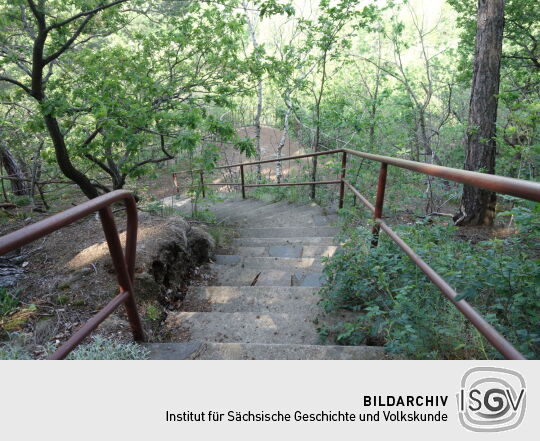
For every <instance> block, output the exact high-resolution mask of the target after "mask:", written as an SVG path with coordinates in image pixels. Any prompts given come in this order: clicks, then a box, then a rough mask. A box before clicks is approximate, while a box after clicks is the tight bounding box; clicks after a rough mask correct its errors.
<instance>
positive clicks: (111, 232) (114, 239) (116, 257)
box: [99, 201, 145, 341]
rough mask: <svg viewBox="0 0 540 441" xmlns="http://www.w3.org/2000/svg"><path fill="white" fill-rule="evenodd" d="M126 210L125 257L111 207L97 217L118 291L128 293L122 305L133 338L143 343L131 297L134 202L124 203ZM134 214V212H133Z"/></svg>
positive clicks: (134, 226) (142, 331)
mask: <svg viewBox="0 0 540 441" xmlns="http://www.w3.org/2000/svg"><path fill="white" fill-rule="evenodd" d="M126 204H127V205H126V208H127V211H128V225H127V227H128V231H127V233H126V254H127V259H126V256H125V255H124V252H123V251H122V244H121V243H120V238H119V237H118V230H117V228H116V224H115V222H114V217H113V214H112V210H111V207H110V206H108V207H106V208H102V209H101V210H99V217H100V219H101V224H102V226H103V232H104V233H105V239H106V240H107V244H108V246H109V253H110V255H111V260H112V263H113V267H114V269H115V271H116V276H117V278H118V285H119V287H120V291H121V292H124V291H129V297H128V298H127V299H126V301H125V303H124V305H125V307H126V313H127V316H128V320H129V323H130V325H131V330H132V332H133V338H134V339H135V340H136V341H144V340H145V337H144V330H143V327H142V323H141V319H140V317H139V313H138V312H137V305H136V303H135V297H134V295H133V275H134V272H135V268H134V265H135V249H136V237H137V217H136V215H135V216H133V211H134V209H133V206H135V205H134V201H132V205H133V206H132V207H130V205H129V204H130V203H129V202H128V201H126ZM135 210H136V209H135ZM135 213H136V211H135Z"/></svg>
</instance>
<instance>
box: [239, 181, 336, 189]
mask: <svg viewBox="0 0 540 441" xmlns="http://www.w3.org/2000/svg"><path fill="white" fill-rule="evenodd" d="M339 183H341V180H336V181H314V182H285V183H281V184H246V185H244V187H251V188H253V187H287V186H293V185H326V184H339Z"/></svg>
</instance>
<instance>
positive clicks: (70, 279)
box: [56, 267, 94, 290]
mask: <svg viewBox="0 0 540 441" xmlns="http://www.w3.org/2000/svg"><path fill="white" fill-rule="evenodd" d="M93 272H94V270H93V269H92V268H91V267H84V268H80V269H78V270H76V271H73V272H72V273H70V274H69V275H68V276H67V277H66V278H65V279H63V280H60V281H59V282H58V283H57V284H56V287H57V288H58V289H61V290H65V289H68V288H69V287H70V286H71V285H72V284H73V283H75V282H76V281H78V280H80V279H82V278H83V277H84V276H87V275H88V274H91V273H93Z"/></svg>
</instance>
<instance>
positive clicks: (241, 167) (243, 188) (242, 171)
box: [240, 165, 246, 199]
mask: <svg viewBox="0 0 540 441" xmlns="http://www.w3.org/2000/svg"><path fill="white" fill-rule="evenodd" d="M240 178H241V179H242V199H245V198H246V187H245V186H244V185H245V183H244V166H243V165H241V166H240Z"/></svg>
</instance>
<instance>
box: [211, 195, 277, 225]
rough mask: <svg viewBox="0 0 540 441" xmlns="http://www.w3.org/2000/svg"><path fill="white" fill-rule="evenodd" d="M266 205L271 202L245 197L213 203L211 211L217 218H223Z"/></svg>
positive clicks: (253, 210)
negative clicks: (221, 203) (228, 202)
mask: <svg viewBox="0 0 540 441" xmlns="http://www.w3.org/2000/svg"><path fill="white" fill-rule="evenodd" d="M268 205H271V203H270V202H264V201H259V200H257V199H246V200H240V201H236V202H234V203H233V204H227V205H215V206H214V207H212V209H211V211H212V213H214V215H215V216H216V217H217V218H218V219H222V220H224V219H228V218H229V217H230V216H233V215H235V214H240V213H250V212H255V211H257V210H259V209H262V208H264V207H266V206H268Z"/></svg>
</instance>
